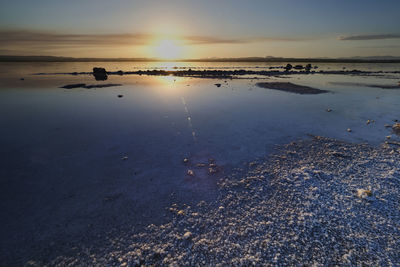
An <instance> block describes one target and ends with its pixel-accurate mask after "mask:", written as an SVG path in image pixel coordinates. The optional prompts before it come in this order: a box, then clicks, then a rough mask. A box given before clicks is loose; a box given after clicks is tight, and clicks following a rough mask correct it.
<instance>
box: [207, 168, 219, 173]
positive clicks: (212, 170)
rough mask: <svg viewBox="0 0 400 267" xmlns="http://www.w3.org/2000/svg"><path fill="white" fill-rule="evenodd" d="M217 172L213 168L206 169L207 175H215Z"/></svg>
mask: <svg viewBox="0 0 400 267" xmlns="http://www.w3.org/2000/svg"><path fill="white" fill-rule="evenodd" d="M217 172H218V170H217V169H215V168H208V173H209V174H215V173H217Z"/></svg>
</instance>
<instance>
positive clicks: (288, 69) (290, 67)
mask: <svg viewBox="0 0 400 267" xmlns="http://www.w3.org/2000/svg"><path fill="white" fill-rule="evenodd" d="M292 68H293V66H292V64H290V63H288V64H287V65H286V67H285V71H290V70H291V69H292Z"/></svg>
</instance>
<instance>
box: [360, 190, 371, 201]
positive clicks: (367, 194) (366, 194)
mask: <svg viewBox="0 0 400 267" xmlns="http://www.w3.org/2000/svg"><path fill="white" fill-rule="evenodd" d="M371 196H372V192H371V190H370V189H361V188H360V189H357V197H359V198H361V199H365V198H367V197H371Z"/></svg>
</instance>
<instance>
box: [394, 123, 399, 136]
mask: <svg viewBox="0 0 400 267" xmlns="http://www.w3.org/2000/svg"><path fill="white" fill-rule="evenodd" d="M392 129H393V131H394V132H395V133H396V134H398V135H400V123H395V124H393V126H392Z"/></svg>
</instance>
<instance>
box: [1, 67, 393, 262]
mask: <svg viewBox="0 0 400 267" xmlns="http://www.w3.org/2000/svg"><path fill="white" fill-rule="evenodd" d="M279 65H283V63H282V64H279V63H207V62H205V63H204V62H202V63H154V62H152V63H127V62H124V63H120V62H118V63H7V64H4V63H2V64H1V65H0V73H1V75H0V125H1V139H0V146H1V148H2V149H1V154H0V162H1V168H0V177H1V179H0V183H1V192H0V196H1V199H0V203H1V204H0V205H1V206H0V207H1V212H2V214H3V215H4V216H2V219H1V225H2V227H1V228H0V229H1V230H0V231H1V236H2V241H1V243H2V244H1V248H2V251H1V253H2V255H10V256H9V257H15V255H14V254H13V253H22V254H24V253H25V254H26V255H34V254H35V253H37V250H38V249H39V248H46V247H48V246H49V244H50V243H51V242H53V243H52V244H53V246H56V247H57V246H61V245H59V244H61V243H63V242H67V241H68V242H72V243H73V242H81V238H82V237H85V238H92V237H93V236H95V235H98V234H100V235H101V234H103V233H105V232H107V231H109V230H110V229H113V228H124V229H125V228H129V227H132V226H134V227H136V229H141V227H143V226H145V225H147V224H148V223H162V222H164V221H165V220H166V218H168V216H169V213H168V212H167V211H166V210H165V207H168V206H169V205H171V204H172V203H178V204H179V205H182V204H189V205H193V204H195V203H197V202H198V201H200V200H207V201H211V200H213V199H215V198H216V196H217V185H216V183H217V181H218V179H219V178H221V177H224V176H226V175H229V173H230V172H231V170H232V169H233V168H236V167H240V166H244V164H246V163H248V162H249V161H251V160H254V159H256V158H259V157H264V156H268V155H269V154H270V153H271V152H273V151H274V148H275V146H276V145H279V144H285V143H289V142H291V141H295V140H297V139H302V138H308V134H312V135H322V136H326V137H332V138H338V139H340V140H344V141H349V142H367V143H370V144H372V145H379V144H380V143H382V142H384V141H385V139H386V136H387V135H393V134H392V132H391V130H390V129H389V128H386V127H384V125H385V124H393V123H394V122H393V121H394V120H396V119H400V117H399V115H400V101H399V99H400V90H395V89H394V90H388V89H379V88H372V87H367V86H362V85H360V84H387V85H395V84H397V83H398V82H399V81H400V75H399V74H387V75H383V76H368V77H365V76H348V75H297V76H288V77H281V78H274V77H271V78H270V79H267V80H266V81H284V82H293V83H296V84H301V85H308V86H312V87H316V88H320V89H325V90H329V91H330V92H329V93H327V94H320V95H297V94H290V93H286V92H282V91H275V90H269V89H263V88H259V87H257V86H256V83H257V82H259V80H252V79H237V80H226V82H225V80H219V79H195V78H183V77H170V76H168V77H154V76H153V77H151V76H110V77H109V79H108V80H107V81H106V82H96V81H95V80H94V78H93V77H92V76H90V75H87V76H68V75H45V76H35V75H32V73H38V72H46V73H49V72H73V71H90V70H91V69H92V68H93V67H94V66H103V67H106V68H107V69H108V70H120V69H121V70H124V71H126V70H136V69H154V68H164V69H173V68H174V67H178V68H192V69H193V68H199V69H218V68H223V69H262V68H269V67H270V66H279ZM317 65H318V66H320V69H326V70H341V69H342V68H343V66H345V67H346V68H347V69H360V70H384V71H398V70H400V64H326V63H325V64H317ZM20 78H24V80H20ZM69 83H87V84H96V83H120V84H122V86H120V87H111V88H101V89H90V90H89V89H73V90H66V89H61V88H59V87H60V86H63V85H65V84H69ZM215 83H222V86H221V87H219V88H218V87H216V86H215V85H214V84H215ZM118 95H123V97H122V98H119V97H118ZM326 109H332V112H327V111H326ZM367 120H374V122H373V123H370V124H368V125H367V123H366V121H367ZM348 128H351V129H352V132H350V133H349V132H347V129H348ZM392 138H394V139H396V138H397V137H396V136H395V135H393V136H392ZM126 157H127V158H126ZM184 158H188V159H189V164H186V165H185V164H184V163H183V159H184ZM210 159H214V160H215V163H216V164H217V166H218V167H217V168H216V169H217V170H218V172H217V173H213V174H209V173H208V169H207V168H204V167H196V166H195V165H196V164H197V163H208V161H209V160H210ZM189 169H191V170H194V172H195V177H192V176H188V175H187V171H188V170H189ZM82 242H83V241H82ZM54 244H55V245H54ZM6 247H7V248H9V249H7V252H6V250H5V249H3V248H6ZM10 248H11V249H10ZM10 251H11V252H10ZM25 254H24V255H25Z"/></svg>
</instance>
